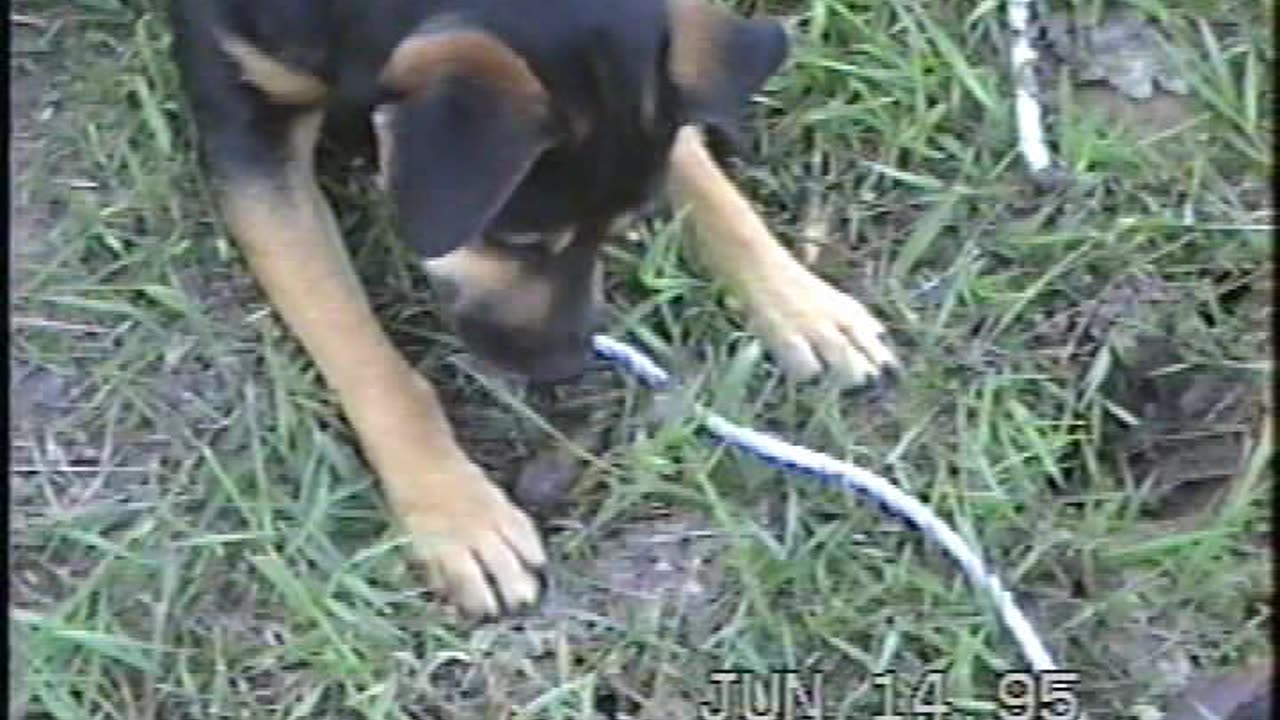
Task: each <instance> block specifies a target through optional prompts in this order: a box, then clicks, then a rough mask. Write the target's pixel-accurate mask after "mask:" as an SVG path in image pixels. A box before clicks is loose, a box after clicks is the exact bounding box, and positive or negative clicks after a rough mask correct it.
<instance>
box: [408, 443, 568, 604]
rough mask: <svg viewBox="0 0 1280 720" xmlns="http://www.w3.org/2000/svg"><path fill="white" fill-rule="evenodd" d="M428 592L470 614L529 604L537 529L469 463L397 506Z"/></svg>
mask: <svg viewBox="0 0 1280 720" xmlns="http://www.w3.org/2000/svg"><path fill="white" fill-rule="evenodd" d="M396 505H397V506H398V508H400V509H401V511H400V519H401V522H402V523H403V524H404V527H405V529H406V530H407V531H408V532H409V533H410V535H411V537H412V539H413V552H414V555H415V557H416V559H417V560H418V561H419V562H420V563H421V565H422V567H423V568H424V569H425V570H426V572H427V582H428V585H429V586H430V588H431V589H432V590H433V591H435V592H438V593H440V594H442V595H443V596H444V597H445V598H447V599H448V600H449V601H450V602H452V603H453V604H454V605H456V606H457V607H458V609H459V610H461V611H462V612H463V613H464V614H466V615H468V616H471V617H496V616H498V615H502V614H506V613H509V612H515V611H517V610H520V609H522V608H524V607H528V606H530V605H533V604H534V603H535V602H537V600H538V594H539V592H540V580H539V574H540V570H541V568H542V566H543V565H544V564H546V554H545V552H544V551H543V548H542V541H541V539H540V538H539V536H538V531H537V529H535V528H534V525H533V522H532V521H531V520H530V519H529V517H528V516H527V515H525V513H524V512H523V511H522V510H520V508H518V507H516V506H515V505H514V504H513V503H512V502H511V501H510V500H509V499H508V498H507V496H506V494H505V493H504V492H503V491H502V490H500V489H499V488H497V487H496V486H494V485H493V483H491V482H489V480H488V478H486V477H485V475H484V472H483V471H481V470H480V469H479V468H478V467H476V466H475V465H472V464H471V463H470V462H465V463H461V462H460V463H457V465H456V466H455V467H454V468H453V469H452V470H451V471H450V473H449V476H448V477H447V478H442V479H440V480H437V481H433V482H429V483H424V484H423V485H421V493H420V494H419V495H418V496H415V497H409V498H401V499H400V501H399V502H397V503H396Z"/></svg>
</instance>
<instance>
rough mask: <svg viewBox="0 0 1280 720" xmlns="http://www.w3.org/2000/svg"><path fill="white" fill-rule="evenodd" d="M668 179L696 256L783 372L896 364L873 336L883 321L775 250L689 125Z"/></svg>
mask: <svg viewBox="0 0 1280 720" xmlns="http://www.w3.org/2000/svg"><path fill="white" fill-rule="evenodd" d="M669 181H670V186H671V191H672V193H673V194H674V195H675V198H676V201H677V203H678V205H687V206H688V209H689V215H690V217H691V219H692V220H693V224H694V226H695V227H696V230H697V232H696V233H695V234H694V236H693V245H694V250H695V254H696V255H697V256H698V257H699V258H700V259H701V260H702V262H703V263H704V264H706V265H707V267H708V269H709V270H710V271H711V273H712V275H714V276H715V277H716V278H717V279H718V280H720V281H722V282H724V283H725V284H726V285H728V286H729V287H730V289H731V290H732V291H733V292H734V293H735V295H737V297H738V298H739V299H740V300H742V301H743V303H744V304H745V306H746V311H747V314H748V318H749V320H750V324H751V325H752V327H753V329H754V330H755V331H756V332H757V333H758V334H759V335H760V336H761V338H762V339H763V340H764V341H765V343H766V344H767V345H768V346H769V349H770V351H771V352H772V354H773V356H774V359H775V360H776V361H777V362H778V363H779V365H781V366H782V367H783V369H784V370H786V371H787V372H788V373H789V374H791V375H793V376H796V377H799V378H805V377H811V376H813V375H816V374H817V373H819V372H821V371H822V369H823V368H824V366H825V368H827V369H828V370H830V371H832V372H833V373H834V374H835V375H836V376H837V377H839V378H842V379H844V380H847V381H849V382H853V383H861V382H864V381H866V380H868V379H871V378H874V377H875V376H876V375H878V374H879V373H880V371H881V368H883V367H889V366H894V365H896V364H897V360H896V359H895V358H894V356H893V353H892V352H891V351H890V350H889V348H888V347H887V346H886V345H885V344H884V342H883V340H881V338H880V335H881V334H882V333H883V332H884V326H882V325H881V324H880V323H879V322H878V321H877V320H876V319H875V318H874V317H872V315H871V314H870V313H869V312H867V310H866V308H864V307H863V306H862V304H861V303H859V302H858V301H857V300H854V299H853V298H852V297H849V296H848V295H846V294H844V293H842V292H840V291H839V290H837V289H835V288H833V287H832V286H830V285H829V284H827V283H826V282H825V281H823V280H822V279H821V278H819V277H817V276H816V275H814V274H813V273H812V272H810V271H809V270H808V268H806V267H804V266H803V265H802V264H800V262H799V261H798V260H796V258H795V257H793V256H792V255H791V253H789V252H787V250H786V249H785V248H783V247H782V245H781V244H780V243H779V242H778V241H777V240H776V239H775V238H774V236H773V233H771V232H769V228H768V227H767V226H766V225H765V224H764V221H763V220H761V219H760V216H759V215H758V214H756V212H755V210H754V209H753V208H752V207H751V205H750V203H748V202H747V199H746V198H745V197H743V196H742V193H741V192H740V191H739V190H738V189H737V188H736V187H735V186H734V184H733V182H732V181H730V180H729V178H728V177H726V176H725V174H724V172H723V171H722V170H721V169H720V167H719V166H718V165H717V164H716V162H715V160H714V159H713V158H712V156H711V153H710V152H709V151H708V150H707V148H706V145H705V144H704V141H703V138H702V135H701V133H700V132H699V131H698V130H697V129H696V128H692V127H686V128H682V129H681V130H680V131H679V133H677V135H676V141H675V146H674V147H673V149H672V153H671V172H670V176H669Z"/></svg>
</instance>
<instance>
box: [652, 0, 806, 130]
mask: <svg viewBox="0 0 1280 720" xmlns="http://www.w3.org/2000/svg"><path fill="white" fill-rule="evenodd" d="M667 8H668V13H669V17H670V22H671V49H670V53H669V55H668V70H669V72H670V74H671V80H672V82H673V83H674V84H675V85H676V87H677V88H678V89H679V92H680V94H681V96H682V100H683V103H684V111H685V117H686V119H687V120H688V121H689V122H692V123H698V124H703V125H708V126H711V127H712V128H715V129H717V130H720V131H722V132H726V133H729V134H730V135H732V134H733V133H734V130H735V128H736V125H737V124H738V121H739V120H740V118H741V115H742V113H743V110H744V108H745V106H746V103H747V100H748V99H750V97H751V95H752V93H755V92H757V91H758V90H760V88H761V87H763V86H764V82H765V80H767V79H768V78H769V76H770V75H772V74H774V73H775V72H777V70H778V68H779V67H780V66H781V65H782V63H783V61H784V60H786V57H787V50H788V47H789V42H788V40H787V33H786V31H785V30H784V29H783V27H782V25H781V24H780V23H778V22H777V21H775V20H769V19H753V20H748V19H744V18H740V17H737V16H736V15H733V14H732V13H730V12H729V11H727V10H725V9H723V8H720V7H718V6H716V5H712V4H710V2H708V0H667Z"/></svg>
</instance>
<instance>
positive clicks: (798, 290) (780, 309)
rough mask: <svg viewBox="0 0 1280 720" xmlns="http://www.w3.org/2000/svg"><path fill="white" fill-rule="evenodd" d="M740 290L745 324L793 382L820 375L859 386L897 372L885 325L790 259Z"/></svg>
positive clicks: (780, 261)
mask: <svg viewBox="0 0 1280 720" xmlns="http://www.w3.org/2000/svg"><path fill="white" fill-rule="evenodd" d="M766 267H767V270H766V271H763V272H760V273H759V274H757V275H755V276H753V277H751V278H750V279H749V280H747V281H746V282H744V283H743V286H742V287H741V288H740V293H739V294H740V297H741V299H742V300H743V301H744V303H745V304H746V308H747V314H748V321H749V324H750V326H751V329H752V330H753V332H755V333H756V334H757V335H758V336H759V337H760V339H762V340H763V341H764V343H765V345H766V346H767V347H768V348H769V352H770V354H771V355H772V356H773V359H774V361H775V362H776V363H778V365H779V367H781V368H782V370H783V372H785V373H787V374H788V375H790V376H791V377H793V378H795V379H797V380H806V379H809V378H812V377H814V376H816V375H818V374H819V373H822V372H823V371H826V372H827V373H829V374H831V376H833V377H835V378H836V379H838V380H840V381H842V382H845V383H849V384H853V385H862V384H864V383H868V382H874V381H875V380H877V379H878V378H880V377H881V376H882V375H884V374H885V373H886V372H888V371H891V370H896V369H897V368H898V360H897V358H896V357H895V356H894V354H893V351H892V350H890V349H889V346H888V344H887V342H886V340H885V338H884V335H885V328H884V325H882V324H881V323H880V321H879V320H876V319H875V317H873V316H872V315H871V313H870V312H868V311H867V309H866V308H865V307H863V306H862V303H860V302H858V301H857V300H854V299H853V298H851V297H849V296H848V295H846V294H844V293H843V292H840V291H839V290H837V289H835V288H834V287H832V286H831V285H829V284H827V282H826V281H825V280H823V279H822V278H820V277H818V276H816V275H814V274H813V273H811V272H810V271H809V270H808V269H807V268H805V267H804V266H803V265H801V264H800V263H799V262H798V261H796V260H795V259H794V258H792V257H791V256H789V255H787V256H785V257H776V258H774V259H773V261H772V262H770V263H768V264H767V266H766Z"/></svg>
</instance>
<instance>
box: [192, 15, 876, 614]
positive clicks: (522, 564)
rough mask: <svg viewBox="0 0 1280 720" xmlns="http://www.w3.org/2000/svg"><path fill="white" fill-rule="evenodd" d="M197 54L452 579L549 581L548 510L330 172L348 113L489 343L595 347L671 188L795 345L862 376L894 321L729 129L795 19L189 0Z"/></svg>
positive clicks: (733, 274) (299, 298)
mask: <svg viewBox="0 0 1280 720" xmlns="http://www.w3.org/2000/svg"><path fill="white" fill-rule="evenodd" d="M172 21H173V27H174V35H175V45H174V48H175V57H176V59H177V62H178V64H179V66H180V70H181V75H182V80H183V86H184V88H185V90H186V95H187V97H188V100H189V103H190V108H191V112H192V115H193V117H194V119H195V123H196V126H197V130H198V135H199V137H200V148H201V156H202V159H203V163H204V165H205V167H206V168H207V171H208V174H209V175H210V177H211V179H212V184H213V186H214V188H215V190H216V194H217V201H218V204H219V206H220V209H221V212H222V214H223V216H224V217H225V219H226V222H227V225H228V227H229V229H230V231H231V233H232V234H233V235H234V237H235V239H236V242H237V243H238V245H239V247H240V249H241V250H242V252H243V254H244V256H245V258H246V260H247V262H248V264H249V267H250V268H251V270H252V272H253V273H254V275H255V276H256V278H257V279H258V281H259V283H260V284H261V286H262V288H263V289H264V291H265V292H266V294H267V296H268V298H269V299H270V301H271V303H272V305H273V306H274V308H275V309H276V311H277V312H278V313H279V314H280V316H281V318H283V320H284V322H285V323H286V324H287V325H288V327H289V328H290V329H291V331H292V332H293V333H294V335H295V336H296V337H297V338H298V340H299V341H300V342H301V343H302V345H303V347H304V348H305V349H306V351H307V352H308V353H309V355H310V357H311V358H312V359H313V360H314V362H315V363H316V365H317V366H318V368H319V369H320V372H321V374H322V375H323V376H324V379H325V381H326V383H327V384H328V385H329V387H330V388H331V389H332V390H333V392H334V393H335V394H336V395H337V397H338V400H339V401H340V403H341V406H342V408H343V411H344V413H345V415H346V417H347V419H348V420H349V421H350V423H351V425H352V427H353V428H354V430H355V432H356V435H357V437H358V438H359V442H360V445H361V448H362V450H363V453H364V456H365V458H366V459H367V460H368V462H369V463H370V465H371V466H372V467H373V469H374V471H375V472H376V474H377V476H378V477H379V478H380V480H381V483H382V488H383V490H384V492H385V495H386V498H387V500H388V502H389V505H390V507H391V508H392V509H393V511H394V513H395V516H396V520H397V521H398V522H399V523H400V524H401V525H402V526H403V528H404V529H405V530H406V531H407V532H408V533H410V535H411V536H412V538H413V553H414V555H415V558H416V559H417V560H418V561H420V562H421V564H422V565H423V567H425V569H426V570H427V576H428V578H429V582H430V585H431V586H432V588H433V589H435V590H437V591H438V592H440V593H441V594H442V595H443V596H445V597H447V598H448V599H450V600H452V601H453V602H454V603H455V604H456V605H457V606H458V607H459V608H460V609H461V610H462V611H464V612H465V613H468V614H471V615H477V616H493V615H497V614H499V613H502V612H505V611H510V610H514V609H517V608H520V607H522V606H526V605H529V604H531V603H534V602H535V601H536V600H537V596H538V593H539V582H538V571H539V569H540V568H541V567H542V566H543V564H544V563H545V562H546V556H545V553H544V550H543V547H542V544H541V540H540V538H539V535H538V532H537V530H536V529H535V527H534V526H533V524H532V523H531V522H530V521H529V519H528V517H527V516H526V515H525V514H524V513H523V512H522V511H521V510H520V509H518V508H517V507H515V506H514V505H513V504H512V503H511V502H510V501H509V500H508V498H507V497H506V495H505V494H504V493H503V492H502V491H501V490H500V489H498V488H497V487H495V486H494V485H493V484H492V483H490V482H489V480H488V479H487V478H486V477H485V476H484V474H483V473H482V472H481V471H480V470H479V469H478V468H477V467H476V465H475V464H474V463H472V461H471V460H470V459H468V458H467V456H466V455H465V454H464V452H463V451H462V450H461V449H460V448H459V446H458V443H457V442H456V440H455V438H454V434H453V431H452V429H451V428H450V426H449V423H448V421H447V420H446V418H445V414H444V412H443V410H442V408H441V406H440V403H439V400H438V398H437V395H436V392H435V390H434V389H433V388H432V386H431V384H430V383H429V382H428V381H427V380H426V379H425V378H423V377H422V376H420V375H419V374H418V373H417V372H415V371H414V369H413V368H412V367H411V366H410V365H409V363H408V362H407V361H406V360H405V359H404V357H403V356H402V355H401V354H400V353H399V352H398V351H397V350H396V348H395V347H394V346H393V345H392V343H391V342H390V340H389V339H388V338H387V335H386V334H385V333H384V331H383V330H382V329H381V328H380V326H379V324H378V321H377V318H376V317H375V316H374V314H373V312H372V311H371V309H370V306H369V302H368V300H367V298H366V296H365V293H364V291H363V289H362V288H361V286H360V284H359V282H358V280H357V278H356V275H355V273H354V272H353V271H352V268H351V263H350V260H349V258H348V255H347V252H346V250H345V248H344V245H343V241H342V238H341V237H340V234H339V231H338V225H337V223H336V222H335V220H334V216H333V212H332V210H331V209H330V206H329V204H328V202H327V201H326V200H325V198H324V196H323V195H322V194H321V192H320V190H319V188H318V186H317V184H316V178H315V168H314V154H315V148H316V143H317V140H318V139H319V137H320V136H321V133H322V128H324V127H325V126H326V124H325V123H326V119H328V120H341V119H347V118H351V117H357V118H370V117H371V118H373V123H374V127H375V130H376V132H375V135H376V138H377V154H378V158H379V166H380V182H381V184H382V186H383V187H384V188H385V191H386V192H387V193H388V194H389V196H390V198H391V199H392V201H393V203H394V206H395V210H396V216H397V221H398V232H399V236H400V238H401V239H402V240H403V242H405V243H407V245H408V247H410V248H412V249H413V250H414V251H415V252H416V253H417V255H418V256H419V257H420V258H421V259H422V264H423V267H424V268H425V270H426V272H427V274H428V275H429V277H430V278H431V280H432V282H433V283H434V284H435V285H436V286H437V287H438V289H439V293H438V294H439V295H440V296H441V298H442V300H443V303H444V306H445V308H444V310H445V314H446V316H447V317H448V319H449V321H450V322H451V324H452V326H453V327H454V328H455V329H456V332H457V334H458V335H459V336H460V337H461V339H462V340H463V341H464V342H465V344H466V345H467V346H468V347H469V348H470V350H471V351H473V352H474V353H475V354H476V355H478V356H480V357H482V358H484V359H485V360H487V361H488V362H489V363H491V364H493V365H496V366H498V367H501V368H505V369H507V370H509V371H513V372H517V373H521V374H524V375H527V376H529V377H531V378H535V379H540V380H555V379H560V378H565V377H568V376H571V375H573V374H574V373H576V372H578V371H579V370H581V369H582V368H583V367H584V365H585V364H586V362H587V361H588V358H589V356H590V335H591V333H592V331H593V330H594V329H595V328H596V323H597V319H598V307H599V303H600V286H601V280H600V279H601V265H600V257H599V255H600V252H599V251H600V248H601V245H602V243H604V242H605V239H606V237H607V235H608V234H609V232H610V230H611V228H612V227H613V226H614V224H615V223H616V222H617V221H618V220H619V219H620V218H623V217H625V216H626V214H627V213H629V212H631V211H634V210H635V209H637V208H640V207H643V206H644V205H645V204H646V203H648V202H649V201H650V199H651V198H653V197H654V196H655V195H656V194H657V193H659V192H661V191H662V190H663V189H664V188H665V189H667V190H669V191H670V192H671V193H672V194H673V196H674V200H675V201H676V203H677V204H678V205H681V206H687V207H688V210H689V213H690V216H691V217H692V220H693V224H694V226H695V228H696V231H697V239H696V240H695V242H696V243H697V247H696V251H697V254H698V255H699V256H700V258H701V259H702V261H703V263H704V264H705V265H706V266H707V268H708V269H709V270H710V271H711V273H712V274H713V275H714V276H715V277H716V278H717V279H719V280H721V281H723V282H724V283H726V284H727V285H728V286H729V287H730V288H731V290H732V291H733V292H735V293H736V294H737V296H738V298H739V299H740V300H741V301H742V303H743V306H744V307H745V309H746V314H747V319H748V321H749V323H750V324H751V326H752V327H753V328H754V329H755V331H756V332H758V333H759V335H760V336H761V337H762V338H763V339H764V340H765V342H766V344H767V346H768V347H769V349H770V351H771V352H772V354H773V357H774V359H775V360H776V361H777V362H778V363H779V364H780V365H781V366H782V367H783V368H784V369H786V370H787V371H789V372H790V373H792V374H794V375H795V376H797V377H800V378H804V377H808V376H812V375H815V374H817V373H819V372H821V371H823V370H828V371H831V372H833V373H836V374H839V375H842V376H845V377H847V378H848V379H849V380H853V381H861V380H867V379H870V378H872V377H874V376H876V375H877V374H879V373H880V372H881V371H882V369H883V368H886V367H889V366H891V365H893V364H894V362H895V360H894V357H893V355H892V354H891V352H890V350H889V349H888V347H887V346H886V344H885V343H884V341H883V340H882V338H881V336H882V333H883V328H882V327H881V325H880V324H879V323H878V322H876V320H875V319H873V318H872V316H871V315H870V314H869V313H868V312H867V311H866V310H865V309H864V308H863V307H862V305H861V304H859V303H858V302H857V301H855V300H853V299H852V298H850V297H848V296H847V295H844V294H843V293H841V292H839V291H838V290H836V289H834V288H832V287H831V286H830V285H828V284H826V283H825V282H823V281H822V280H820V279H819V278H817V277H816V276H814V275H813V274H811V273H810V272H809V271H808V270H807V269H805V268H804V267H803V266H802V265H800V264H799V263H798V262H797V261H796V260H794V259H793V258H792V257H791V255H790V254H789V253H787V252H786V250H785V249H783V248H782V247H781V246H780V245H779V244H778V243H777V241H775V240H774V238H773V237H772V235H771V234H770V232H769V231H768V229H767V228H766V227H765V225H764V223H763V222H762V221H761V220H760V218H759V216H758V215H757V214H756V213H755V212H754V210H753V209H752V208H751V206H750V205H749V203H748V202H747V201H746V200H745V199H744V198H743V197H742V195H741V194H740V193H739V192H738V191H737V190H736V189H735V187H734V186H733V184H732V183H731V182H730V181H729V180H728V179H727V178H726V177H725V175H724V174H723V172H722V171H721V170H720V168H719V167H718V165H717V164H716V162H715V160H714V159H713V157H712V156H711V154H710V153H709V152H708V150H707V146H706V143H705V142H704V135H703V134H704V132H721V133H732V131H733V128H734V125H735V121H736V119H737V118H738V116H739V115H740V114H741V112H742V111H743V109H744V106H745V104H746V101H747V100H748V98H749V96H750V95H751V94H752V93H754V92H756V91H758V90H759V89H760V88H761V86H762V85H763V83H764V81H765V80H766V79H767V78H768V77H769V76H770V75H771V74H773V73H774V72H775V71H776V70H777V69H778V68H779V67H780V65H781V64H782V62H783V60H784V58H785V55H786V52H787V40H786V36H785V33H784V32H783V30H782V28H781V26H780V25H778V24H777V23H776V22H773V21H769V20H745V19H741V18H738V17H735V16H733V15H731V14H729V13H728V12H726V11H724V10H721V9H718V8H717V7H716V6H713V5H710V4H707V3H705V2H703V1H702V0H611V1H605V0H538V1H537V2H520V1H519V0H374V1H370V0H328V1H327V2H316V1H315V0H175V1H174V3H173V5H172Z"/></svg>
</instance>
